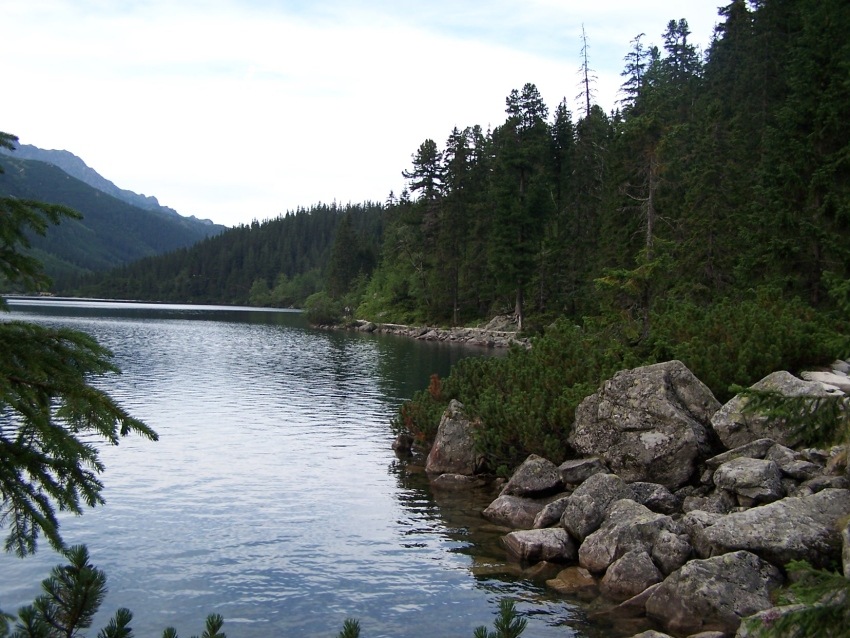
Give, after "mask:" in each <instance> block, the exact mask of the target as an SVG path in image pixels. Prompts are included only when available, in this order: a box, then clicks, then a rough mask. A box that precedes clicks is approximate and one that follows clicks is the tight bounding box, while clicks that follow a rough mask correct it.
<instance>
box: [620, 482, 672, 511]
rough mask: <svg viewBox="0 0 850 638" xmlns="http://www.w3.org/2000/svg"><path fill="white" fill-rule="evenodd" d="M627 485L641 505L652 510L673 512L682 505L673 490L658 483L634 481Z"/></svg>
mask: <svg viewBox="0 0 850 638" xmlns="http://www.w3.org/2000/svg"><path fill="white" fill-rule="evenodd" d="M629 487H630V488H632V492H634V495H635V500H636V501H637V502H638V503H640V504H641V505H646V506H647V507H648V508H649V509H651V510H652V511H653V512H658V513H659V514H675V513H676V512H678V511H679V509H680V508H681V506H682V504H681V503H680V502H679V499H678V498H676V496H675V495H674V494H673V492H671V491H670V490H668V489H667V488H666V487H664V486H663V485H659V484H658V483H646V482H644V481H636V482H634V483H629Z"/></svg>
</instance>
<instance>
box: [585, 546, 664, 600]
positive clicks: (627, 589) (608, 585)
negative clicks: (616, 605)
mask: <svg viewBox="0 0 850 638" xmlns="http://www.w3.org/2000/svg"><path fill="white" fill-rule="evenodd" d="M662 580H664V576H663V574H662V573H661V571H659V569H658V567H656V566H655V563H653V562H652V558H650V556H649V554H647V553H646V551H644V550H641V549H633V550H631V551H629V552H626V553H625V554H623V555H622V556H620V558H618V559H617V560H615V561H614V562H613V563H611V566H610V567H609V568H608V570H607V571H606V572H605V576H603V578H602V581H601V582H600V589H601V591H602V595H603V596H605V597H606V598H610V599H612V600H618V601H622V600H628V599H629V598H632V597H633V596H637V595H638V594H639V593H641V592H642V591H644V590H645V589H646V588H647V587H650V586H651V585H654V584H655V583H660V582H661V581H662Z"/></svg>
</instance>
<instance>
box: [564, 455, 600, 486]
mask: <svg viewBox="0 0 850 638" xmlns="http://www.w3.org/2000/svg"><path fill="white" fill-rule="evenodd" d="M558 471H559V472H560V473H561V480H562V481H563V482H564V485H581V484H582V483H584V482H585V481H586V480H587V479H589V478H590V477H591V476H593V475H594V474H609V473H610V472H611V470H609V469H608V466H607V465H605V463H603V462H602V459H600V458H599V457H596V456H592V457H590V458H586V459H570V460H569V461H564V462H563V463H561V464H560V465H559V466H558Z"/></svg>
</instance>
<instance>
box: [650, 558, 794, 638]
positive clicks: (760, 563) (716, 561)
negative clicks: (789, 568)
mask: <svg viewBox="0 0 850 638" xmlns="http://www.w3.org/2000/svg"><path fill="white" fill-rule="evenodd" d="M782 582H783V579H782V573H781V572H780V571H779V568H777V567H775V566H774V565H771V564H770V563H768V562H766V561H764V560H762V559H761V558H759V557H758V556H756V555H755V554H751V553H749V552H743V551H740V552H734V553H732V554H724V555H723V556H716V557H714V558H708V559H705V560H692V561H690V562H688V563H687V564H686V565H684V566H683V567H682V568H681V569H679V570H677V571H675V572H673V573H672V574H671V575H670V576H668V577H667V578H666V579H665V580H664V582H663V583H661V585H660V586H659V587H658V588H656V590H655V591H654V592H653V593H652V595H651V596H650V597H649V600H647V601H646V613H647V615H648V616H649V617H650V618H653V619H655V620H657V621H659V622H660V623H661V625H662V627H664V629H665V630H667V631H670V632H672V633H675V634H682V635H687V634H693V633H697V632H701V631H722V632H725V633H728V634H731V633H733V632H735V631H736V630H737V629H738V626H739V625H740V624H741V619H742V618H744V617H746V616H750V615H752V614H754V613H756V612H759V611H762V610H763V609H768V608H769V607H771V606H772V605H773V603H772V602H771V594H772V593H773V591H774V590H776V589H777V588H778V587H780V586H781V585H782Z"/></svg>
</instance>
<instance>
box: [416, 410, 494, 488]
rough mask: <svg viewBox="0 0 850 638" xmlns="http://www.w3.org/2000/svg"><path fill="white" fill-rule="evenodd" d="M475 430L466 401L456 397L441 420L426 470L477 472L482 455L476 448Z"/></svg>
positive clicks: (459, 472)
mask: <svg viewBox="0 0 850 638" xmlns="http://www.w3.org/2000/svg"><path fill="white" fill-rule="evenodd" d="M472 429H473V426H472V422H471V421H470V420H469V419H468V418H467V417H466V415H465V414H464V412H463V404H462V403H460V402H459V401H457V400H455V399H452V401H451V403H449V406H448V407H447V408H446V411H445V412H444V413H443V417H442V418H441V419H440V425H439V427H438V428H437V436H436V438H435V439H434V445H433V446H432V447H431V452H430V453H429V454H428V460H427V461H426V463H425V471H426V472H427V473H428V474H466V475H467V476H471V475H473V474H475V473H476V472H477V471H478V470H479V469H480V467H481V463H482V458H481V455H480V454H479V453H478V452H476V451H475V441H474V439H473V437H472Z"/></svg>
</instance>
